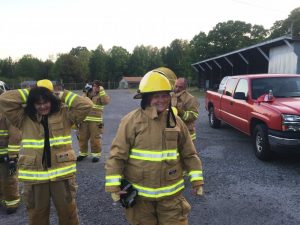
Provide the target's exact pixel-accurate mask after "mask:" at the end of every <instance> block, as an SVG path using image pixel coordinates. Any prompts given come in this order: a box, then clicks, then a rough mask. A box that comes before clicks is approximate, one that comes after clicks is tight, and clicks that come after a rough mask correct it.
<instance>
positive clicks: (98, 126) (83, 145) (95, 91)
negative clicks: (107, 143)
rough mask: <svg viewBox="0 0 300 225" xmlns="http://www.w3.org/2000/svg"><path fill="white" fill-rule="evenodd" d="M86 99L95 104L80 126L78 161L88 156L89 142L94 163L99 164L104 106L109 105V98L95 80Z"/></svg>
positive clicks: (87, 92)
mask: <svg viewBox="0 0 300 225" xmlns="http://www.w3.org/2000/svg"><path fill="white" fill-rule="evenodd" d="M84 96H86V97H88V98H90V99H91V100H92V102H93V103H94V105H93V109H92V111H91V112H90V113H89V115H88V116H87V117H86V118H85V119H84V121H83V122H82V123H80V124H79V125H78V126H79V156H78V157H77V161H82V160H83V159H84V158H86V157H87V156H88V142H89V140H90V144H91V154H92V157H93V158H92V162H98V161H99V159H100V157H101V151H102V146H101V144H102V143H101V138H102V133H103V127H104V124H103V110H104V105H107V104H109V101H110V99H109V96H108V95H107V94H106V92H105V90H104V88H103V86H102V85H101V82H100V81H99V80H95V81H94V82H93V85H92V90H91V91H86V93H85V95H84Z"/></svg>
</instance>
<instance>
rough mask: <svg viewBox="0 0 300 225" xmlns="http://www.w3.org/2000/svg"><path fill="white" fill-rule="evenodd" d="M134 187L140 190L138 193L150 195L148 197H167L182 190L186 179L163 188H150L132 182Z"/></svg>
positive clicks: (145, 195)
mask: <svg viewBox="0 0 300 225" xmlns="http://www.w3.org/2000/svg"><path fill="white" fill-rule="evenodd" d="M132 185H133V187H134V188H136V189H137V190H138V195H140V196H144V197H148V198H160V197H166V196H170V195H174V194H176V193H177V192H179V191H180V190H182V189H184V180H183V179H181V180H180V181H178V182H177V183H175V184H173V185H170V186H165V187H161V188H149V187H144V186H140V185H137V184H132Z"/></svg>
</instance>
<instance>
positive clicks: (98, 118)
mask: <svg viewBox="0 0 300 225" xmlns="http://www.w3.org/2000/svg"><path fill="white" fill-rule="evenodd" d="M83 121H93V122H102V121H103V118H102V117H94V116H87V117H85V119H84V120H83Z"/></svg>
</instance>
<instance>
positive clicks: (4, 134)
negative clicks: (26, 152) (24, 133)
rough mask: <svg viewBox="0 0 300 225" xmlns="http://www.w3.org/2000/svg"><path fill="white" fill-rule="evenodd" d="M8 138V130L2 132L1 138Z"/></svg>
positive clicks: (0, 131)
mask: <svg viewBox="0 0 300 225" xmlns="http://www.w3.org/2000/svg"><path fill="white" fill-rule="evenodd" d="M2 136H8V130H0V137H2Z"/></svg>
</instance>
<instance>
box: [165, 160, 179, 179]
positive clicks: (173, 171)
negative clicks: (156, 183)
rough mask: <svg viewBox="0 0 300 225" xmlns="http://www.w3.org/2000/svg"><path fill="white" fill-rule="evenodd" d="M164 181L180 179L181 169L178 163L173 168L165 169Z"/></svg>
mask: <svg viewBox="0 0 300 225" xmlns="http://www.w3.org/2000/svg"><path fill="white" fill-rule="evenodd" d="M165 173H166V174H165V175H166V180H167V181H170V180H177V179H179V178H180V177H182V168H181V165H180V164H179V163H178V164H177V165H175V166H172V167H167V168H166V170H165Z"/></svg>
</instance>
